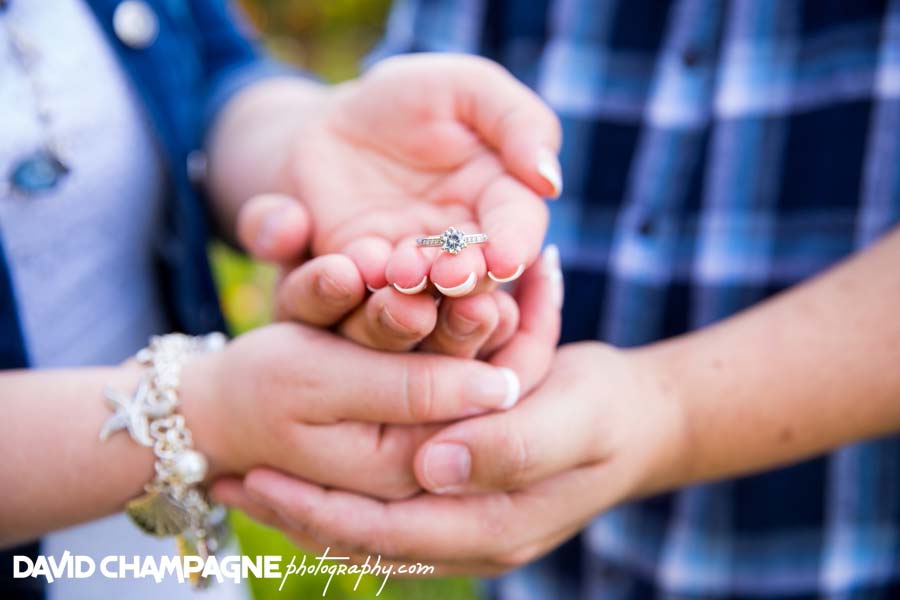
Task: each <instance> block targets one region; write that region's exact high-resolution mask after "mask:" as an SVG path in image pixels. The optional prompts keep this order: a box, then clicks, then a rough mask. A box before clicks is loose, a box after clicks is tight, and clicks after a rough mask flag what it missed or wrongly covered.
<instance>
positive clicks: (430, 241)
mask: <svg viewBox="0 0 900 600" xmlns="http://www.w3.org/2000/svg"><path fill="white" fill-rule="evenodd" d="M487 239H488V236H487V234H486V233H471V234H466V233H463V232H462V231H460V230H459V229H457V228H456V227H450V228H449V229H447V231H445V232H444V233H442V234H441V235H427V236H425V237H420V238H416V244H418V245H419V246H422V247H434V248H438V247H439V248H440V249H441V250H443V251H444V252H449V253H450V254H454V255H456V254H459V253H460V252H461V251H462V250H464V249H465V247H466V246H468V245H469V244H483V243H485V242H486V241H487Z"/></svg>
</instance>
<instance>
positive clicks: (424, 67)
mask: <svg viewBox="0 0 900 600" xmlns="http://www.w3.org/2000/svg"><path fill="white" fill-rule="evenodd" d="M318 106H319V108H318V109H317V110H312V111H310V112H311V115H310V116H309V118H305V119H302V120H301V121H300V124H299V125H298V126H297V127H296V129H295V130H294V132H293V134H292V136H291V138H292V140H293V141H292V142H291V144H290V146H289V150H288V151H287V153H286V155H285V157H284V159H283V160H284V162H283V163H282V165H281V167H280V168H277V169H276V176H275V181H276V182H277V183H276V188H277V190H276V191H278V192H281V193H283V194H286V195H287V196H289V197H292V198H296V199H298V200H299V201H300V202H301V204H302V206H304V207H305V208H306V210H308V216H305V217H304V216H301V217H298V216H297V214H298V213H297V212H296V211H295V212H293V213H292V212H291V211H290V210H289V209H287V210H285V211H282V212H280V213H278V214H277V215H275V216H274V217H273V216H271V214H270V213H267V211H266V210H263V209H254V208H252V206H253V203H254V201H251V202H250V204H249V205H248V206H247V207H245V211H244V212H245V213H247V214H245V215H243V219H242V220H243V221H244V224H243V225H242V227H241V229H242V230H243V234H242V236H241V238H242V241H243V242H244V244H245V246H247V247H248V248H249V249H250V251H251V252H253V253H254V254H256V255H257V256H259V257H262V258H268V259H270V260H285V259H290V258H292V257H293V258H296V257H297V253H298V251H299V250H300V247H299V246H297V245H296V244H292V243H291V240H289V239H287V238H289V237H290V236H291V235H294V236H295V237H297V238H299V237H300V236H299V235H298V234H296V233H293V234H292V233H291V232H281V231H280V229H281V228H282V227H283V228H287V227H289V226H293V227H295V228H296V227H298V224H297V222H298V220H300V219H302V220H303V222H302V223H301V224H300V225H299V227H301V228H303V229H304V231H306V230H311V240H312V254H313V255H321V254H327V253H334V252H343V253H347V254H349V255H351V256H352V257H353V258H354V260H356V261H357V264H358V267H359V268H360V271H361V272H362V273H363V276H364V279H365V283H366V284H367V285H368V286H369V287H370V288H371V289H379V288H381V287H383V286H384V285H386V284H394V285H395V286H396V287H397V288H398V289H400V290H404V291H407V292H413V293H414V292H417V291H421V290H422V289H423V286H422V284H423V282H427V281H431V282H433V283H434V284H435V285H436V286H438V288H439V289H443V290H445V291H448V294H449V295H457V296H459V295H465V294H466V293H468V292H470V291H472V289H473V288H474V282H476V281H478V280H480V279H482V278H483V277H484V276H485V275H486V274H487V273H490V274H491V276H493V278H495V279H498V280H503V279H508V278H510V277H513V276H516V275H519V274H521V272H522V270H523V269H524V268H525V267H527V266H528V265H530V264H531V263H532V262H534V260H535V258H536V257H537V255H538V252H539V250H540V247H541V243H542V240H543V237H544V232H545V230H546V225H547V209H546V206H545V205H544V202H543V201H542V199H541V197H542V196H556V195H558V193H559V191H560V186H561V180H560V171H559V164H558V162H557V159H556V152H557V151H558V148H559V143H560V128H559V123H558V120H557V118H556V117H555V115H554V114H553V113H552V111H550V110H549V109H548V108H547V107H546V106H545V105H544V104H543V103H542V102H541V101H540V100H539V99H538V98H537V97H536V96H535V95H534V94H533V93H532V92H531V91H530V90H528V89H527V88H526V87H525V86H524V85H522V84H520V83H518V82H517V81H516V80H515V79H514V78H513V77H512V76H510V75H509V74H508V73H507V72H506V71H504V70H503V69H502V68H501V67H499V66H497V65H496V64H494V63H491V62H489V61H486V60H484V59H480V58H476V57H471V56H454V55H416V56H409V57H401V58H394V59H389V60H386V61H383V62H381V63H379V64H378V65H377V66H376V67H375V68H374V69H372V70H371V71H369V72H368V73H366V74H365V75H364V76H363V77H361V78H360V79H358V80H355V81H352V82H349V83H345V84H342V85H340V86H337V87H336V88H334V90H333V91H331V92H328V93H326V94H324V95H323V98H322V101H321V102H320V103H319V105H318ZM263 201H264V203H265V202H270V200H267V199H266V198H265V197H264V198H263ZM264 214H265V215H266V216H265V217H264V216H263V215H264ZM279 220H282V221H283V222H284V223H285V225H280V224H279ZM448 226H458V227H460V228H462V229H464V230H466V231H467V232H469V233H475V232H478V231H480V232H484V233H487V234H488V236H489V241H488V243H487V244H486V245H483V246H470V247H469V248H467V249H465V250H464V251H463V252H461V253H460V254H459V255H457V256H451V255H448V254H439V253H438V252H436V251H435V250H434V249H429V250H423V249H420V248H417V247H416V246H415V242H414V238H415V237H416V236H420V235H428V234H439V233H441V232H442V231H443V230H444V229H446V228H447V227H448ZM463 284H465V285H463Z"/></svg>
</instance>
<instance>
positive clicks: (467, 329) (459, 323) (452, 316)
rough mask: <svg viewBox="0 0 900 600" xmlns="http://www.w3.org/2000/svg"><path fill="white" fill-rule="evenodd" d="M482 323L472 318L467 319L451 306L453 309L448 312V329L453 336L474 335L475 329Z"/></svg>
mask: <svg viewBox="0 0 900 600" xmlns="http://www.w3.org/2000/svg"><path fill="white" fill-rule="evenodd" d="M479 325H481V323H479V322H478V321H473V320H472V319H467V318H465V317H464V316H462V315H460V314H457V312H456V311H454V310H453V309H452V307H451V309H450V310H449V311H448V312H447V321H446V326H447V331H449V332H450V335H452V336H453V337H465V336H468V335H472V334H473V333H475V330H477V329H478V326H479Z"/></svg>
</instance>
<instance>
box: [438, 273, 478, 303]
mask: <svg viewBox="0 0 900 600" xmlns="http://www.w3.org/2000/svg"><path fill="white" fill-rule="evenodd" d="M476 283H478V279H477V278H476V277H475V273H474V272H472V273H469V276H468V277H466V280H465V281H463V282H462V283H461V284H459V285H455V286H453V287H446V288H445V287H443V286H441V285H438V284H437V283H435V284H434V287H436V288H437V289H438V291H439V292H440V293H442V294H443V295H445V296H450V297H451V298H459V297H460V296H465V295H466V294H468V293H469V292H471V291H472V290H474V289H475V284H476Z"/></svg>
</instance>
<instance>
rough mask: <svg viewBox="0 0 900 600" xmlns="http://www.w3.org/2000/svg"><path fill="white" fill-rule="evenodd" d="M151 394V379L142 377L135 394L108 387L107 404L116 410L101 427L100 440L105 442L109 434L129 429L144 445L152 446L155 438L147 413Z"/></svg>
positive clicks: (134, 437)
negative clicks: (148, 399) (152, 435)
mask: <svg viewBox="0 0 900 600" xmlns="http://www.w3.org/2000/svg"><path fill="white" fill-rule="evenodd" d="M149 394H150V380H149V378H148V377H146V376H145V377H141V382H140V383H139V384H138V388H137V390H136V391H135V392H134V396H129V395H128V394H125V393H122V392H120V391H119V390H116V389H113V388H111V387H107V388H106V390H104V396H105V397H106V404H107V405H108V406H109V407H110V408H111V409H112V410H113V411H114V412H113V414H112V415H110V417H109V418H108V419H106V422H104V423H103V428H102V429H100V441H103V442H105V441H106V440H107V439H108V438H109V436H111V435H112V434H114V433H116V432H117V431H121V430H123V429H125V430H127V431H128V433H129V435H131V438H132V439H133V440H134V441H136V442H137V443H138V444H140V445H142V446H148V447H149V446H152V445H153V438H152V437H150V417H151V415H148V414H147V411H146V404H147V396H148V395H149Z"/></svg>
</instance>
